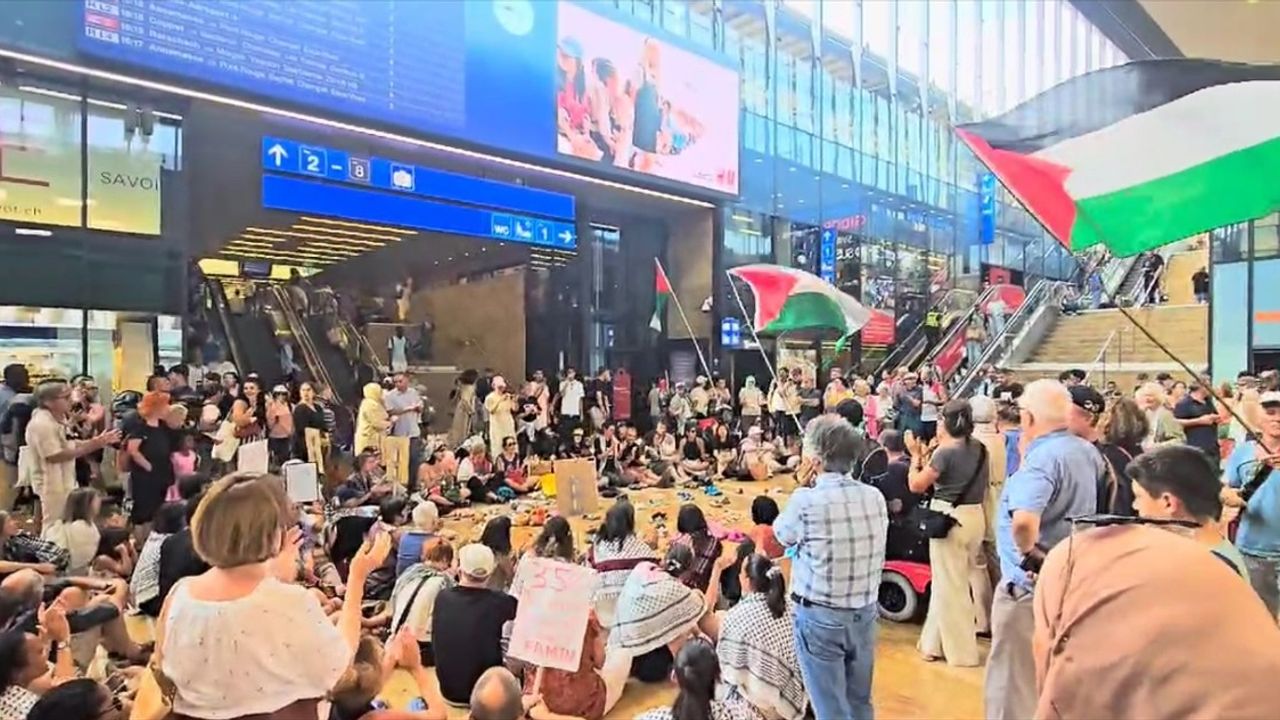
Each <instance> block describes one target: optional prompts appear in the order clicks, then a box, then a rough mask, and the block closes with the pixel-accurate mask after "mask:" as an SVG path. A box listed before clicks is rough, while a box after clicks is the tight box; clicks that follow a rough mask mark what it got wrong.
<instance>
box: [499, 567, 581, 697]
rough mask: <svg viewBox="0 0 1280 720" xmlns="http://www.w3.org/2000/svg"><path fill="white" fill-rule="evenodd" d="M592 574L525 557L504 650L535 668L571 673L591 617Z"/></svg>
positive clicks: (576, 663)
mask: <svg viewBox="0 0 1280 720" xmlns="http://www.w3.org/2000/svg"><path fill="white" fill-rule="evenodd" d="M595 585H596V573H595V571H594V570H592V569H591V568H588V567H583V566H581V565H570V564H569V563H565V562H559V561H556V560H548V559H546V558H528V557H527V558H525V559H524V560H522V561H521V562H520V570H519V572H518V573H517V577H516V581H515V582H514V583H512V586H513V587H517V588H519V589H520V594H519V600H520V602H519V605H518V606H517V609H516V620H515V625H514V626H513V627H512V628H511V644H510V647H509V649H508V654H510V655H511V656H512V657H514V658H517V659H519V660H524V661H525V662H528V663H532V664H534V665H537V666H539V667H547V668H552V669H554V670H566V671H568V672H575V671H577V669H578V663H579V662H581V660H582V651H583V647H582V641H583V638H584V637H585V635H586V632H587V618H588V617H589V616H590V615H591V595H592V593H593V592H594V590H595Z"/></svg>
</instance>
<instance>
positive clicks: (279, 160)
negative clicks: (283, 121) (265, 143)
mask: <svg viewBox="0 0 1280 720" xmlns="http://www.w3.org/2000/svg"><path fill="white" fill-rule="evenodd" d="M267 154H268V155H270V156H271V161H272V162H274V163H275V164H276V167H280V165H282V164H283V163H284V159H285V158H287V157H289V152H288V151H287V150H285V149H284V148H283V147H281V145H280V143H276V144H275V145H272V146H271V147H270V149H268V150H267Z"/></svg>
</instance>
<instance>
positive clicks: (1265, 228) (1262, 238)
mask: <svg viewBox="0 0 1280 720" xmlns="http://www.w3.org/2000/svg"><path fill="white" fill-rule="evenodd" d="M1277 255H1280V213H1271V214H1270V215H1268V216H1266V217H1264V218H1260V219H1258V220H1255V221H1254V223H1253V257H1254V258H1255V259H1258V260H1261V259H1264V258H1272V257H1276V256H1277Z"/></svg>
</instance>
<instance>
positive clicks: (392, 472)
mask: <svg viewBox="0 0 1280 720" xmlns="http://www.w3.org/2000/svg"><path fill="white" fill-rule="evenodd" d="M382 462H383V464H384V465H385V466H386V468H387V479H388V480H391V481H393V482H395V483H396V484H397V485H399V486H401V487H407V486H408V485H409V438H407V437H396V436H394V435H392V436H388V437H385V438H383V439H382Z"/></svg>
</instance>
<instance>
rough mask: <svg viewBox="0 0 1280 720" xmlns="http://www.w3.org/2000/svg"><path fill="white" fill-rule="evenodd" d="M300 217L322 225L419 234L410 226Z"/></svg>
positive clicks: (397, 233)
mask: <svg viewBox="0 0 1280 720" xmlns="http://www.w3.org/2000/svg"><path fill="white" fill-rule="evenodd" d="M300 219H301V220H304V221H306V222H314V223H320V224H322V225H338V226H341V227H353V228H360V229H363V230H372V231H374V232H383V233H395V234H396V235H417V234H418V231H417V230H410V229H408V228H397V227H388V226H386V225H369V224H368V223H358V222H351V221H349V220H334V219H333V218H322V217H311V216H310V215H303V216H302V217H301V218H300Z"/></svg>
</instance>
